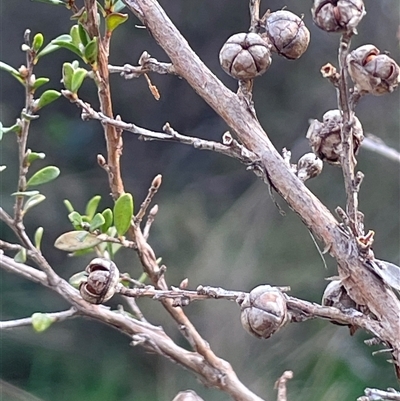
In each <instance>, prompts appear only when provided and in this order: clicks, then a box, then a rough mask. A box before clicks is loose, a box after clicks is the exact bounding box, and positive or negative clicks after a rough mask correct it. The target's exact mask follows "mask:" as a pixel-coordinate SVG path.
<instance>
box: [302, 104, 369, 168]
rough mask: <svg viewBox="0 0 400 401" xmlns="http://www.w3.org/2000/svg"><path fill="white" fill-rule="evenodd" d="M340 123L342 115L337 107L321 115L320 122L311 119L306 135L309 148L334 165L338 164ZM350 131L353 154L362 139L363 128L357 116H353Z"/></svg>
mask: <svg viewBox="0 0 400 401" xmlns="http://www.w3.org/2000/svg"><path fill="white" fill-rule="evenodd" d="M342 125H343V122H342V115H341V113H340V110H337V109H336V110H329V111H327V112H326V113H325V114H324V115H323V117H322V122H320V121H318V120H313V121H312V123H311V124H310V127H309V128H308V131H307V135H306V137H307V139H308V140H309V142H310V146H311V149H312V150H313V152H314V153H315V154H316V155H317V156H318V157H319V158H320V159H321V160H323V161H326V162H328V163H330V164H334V165H339V164H340V153H341V152H342V140H341V135H340V132H341V129H342ZM352 132H353V152H354V156H355V155H356V154H357V152H358V149H359V148H360V145H361V142H362V140H363V139H364V135H363V128H362V125H361V123H360V120H359V119H358V118H357V117H354V125H353V130H352Z"/></svg>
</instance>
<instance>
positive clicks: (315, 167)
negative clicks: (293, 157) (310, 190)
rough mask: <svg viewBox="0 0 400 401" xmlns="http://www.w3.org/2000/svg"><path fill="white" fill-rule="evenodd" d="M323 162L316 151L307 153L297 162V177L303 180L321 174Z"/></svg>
mask: <svg viewBox="0 0 400 401" xmlns="http://www.w3.org/2000/svg"><path fill="white" fill-rule="evenodd" d="M323 165H324V164H323V162H322V160H321V159H320V158H318V157H317V156H316V155H315V154H314V153H306V154H305V155H303V156H302V157H301V158H300V159H299V161H298V162H297V173H296V175H297V177H299V179H300V180H301V181H303V182H304V181H306V180H309V179H310V178H314V177H316V176H317V175H319V174H321V171H322V168H323Z"/></svg>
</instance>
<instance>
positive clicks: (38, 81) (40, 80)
mask: <svg viewBox="0 0 400 401" xmlns="http://www.w3.org/2000/svg"><path fill="white" fill-rule="evenodd" d="M49 81H50V79H49V78H46V77H40V78H36V80H35V83H34V84H33V85H32V89H33V90H36V89H39V88H40V87H41V86H43V85H45V84H47V83H48V82H49Z"/></svg>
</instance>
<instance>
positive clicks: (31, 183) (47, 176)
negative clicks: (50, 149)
mask: <svg viewBox="0 0 400 401" xmlns="http://www.w3.org/2000/svg"><path fill="white" fill-rule="evenodd" d="M59 175H60V169H59V168H58V167H55V166H47V167H43V168H42V169H41V170H39V171H37V172H36V173H35V174H34V175H33V176H32V177H31V178H30V179H29V180H28V182H27V183H26V186H27V187H35V186H37V185H42V184H45V183H47V182H50V181H53V180H55V179H56V178H57V177H58V176H59Z"/></svg>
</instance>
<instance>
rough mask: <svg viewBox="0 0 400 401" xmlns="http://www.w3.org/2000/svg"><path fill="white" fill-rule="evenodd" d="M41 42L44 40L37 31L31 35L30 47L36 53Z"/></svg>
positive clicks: (41, 44)
mask: <svg viewBox="0 0 400 401" xmlns="http://www.w3.org/2000/svg"><path fill="white" fill-rule="evenodd" d="M43 42H44V37H43V34H41V33H37V34H36V35H35V36H34V37H33V41H32V49H33V50H34V51H35V52H36V53H37V52H38V51H39V50H40V49H41V47H42V46H43Z"/></svg>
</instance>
